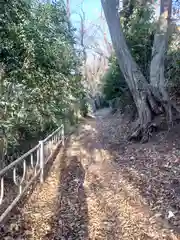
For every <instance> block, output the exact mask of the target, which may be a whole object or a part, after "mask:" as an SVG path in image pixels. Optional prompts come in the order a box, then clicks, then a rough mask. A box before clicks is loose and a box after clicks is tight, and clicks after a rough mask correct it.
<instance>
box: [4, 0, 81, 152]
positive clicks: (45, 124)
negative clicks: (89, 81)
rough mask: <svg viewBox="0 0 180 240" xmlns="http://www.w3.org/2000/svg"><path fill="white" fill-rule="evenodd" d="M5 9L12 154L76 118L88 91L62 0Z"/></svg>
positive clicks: (19, 1) (7, 137) (9, 0)
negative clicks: (20, 144)
mask: <svg viewBox="0 0 180 240" xmlns="http://www.w3.org/2000/svg"><path fill="white" fill-rule="evenodd" d="M30 3H31V4H30ZM0 9H1V10H0V95H1V99H0V137H1V139H3V141H2V142H4V148H3V151H4V152H6V151H7V149H8V148H9V147H11V146H12V145H13V144H15V143H17V142H18V141H19V140H20V139H22V138H23V139H27V138H30V137H35V136H38V134H39V133H41V132H46V133H47V132H49V131H52V129H54V128H56V127H57V126H58V125H59V124H60V123H61V122H62V121H64V120H65V118H67V116H69V114H71V115H72V118H73V117H75V115H76V113H75V111H72V109H74V105H77V103H80V101H81V99H82V95H83V88H82V85H81V76H80V73H79V70H78V69H79V66H80V62H79V59H78V57H77V54H76V50H75V47H74V45H75V39H74V29H73V28H72V26H71V23H70V22H69V20H68V18H67V15H66V9H65V4H64V2H63V1H62V0H60V1H57V3H56V4H51V3H48V2H47V3H42V2H41V1H39V2H35V3H34V2H33V1H24V0H6V1H5V0H4V2H1V3H0ZM5 143H6V144H5ZM0 153H1V150H0ZM1 154H2V153H1Z"/></svg>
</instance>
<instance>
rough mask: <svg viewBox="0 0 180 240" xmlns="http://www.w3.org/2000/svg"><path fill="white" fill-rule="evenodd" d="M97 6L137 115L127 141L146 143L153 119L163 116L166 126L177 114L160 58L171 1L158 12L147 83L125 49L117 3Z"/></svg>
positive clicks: (116, 0) (166, 36)
mask: <svg viewBox="0 0 180 240" xmlns="http://www.w3.org/2000/svg"><path fill="white" fill-rule="evenodd" d="M101 3H102V6H103V10H104V14H105V17H106V20H107V24H108V27H109V32H110V35H111V39H112V43H113V46H114V50H115V53H116V56H117V59H118V63H119V66H120V69H121V71H122V73H123V75H124V77H125V80H126V82H127V84H128V87H129V89H130V91H131V93H132V96H133V99H134V102H135V104H136V108H137V112H138V117H139V119H138V122H137V126H136V127H135V129H134V131H133V133H132V134H131V137H130V138H137V137H138V138H139V137H141V138H142V141H146V140H148V137H149V133H150V131H151V129H152V127H153V126H154V123H153V119H154V117H155V116H157V115H159V114H162V113H164V114H165V115H166V116H167V119H168V123H169V124H171V123H172V116H173V113H178V110H177V108H176V106H175V105H174V104H173V103H172V102H171V101H170V99H169V96H168V92H167V89H166V81H165V77H164V59H165V54H166V51H167V47H168V28H169V22H170V21H169V20H170V15H171V4H172V1H171V0H169V1H168V6H167V8H166V9H165V8H162V9H161V14H160V18H159V21H158V24H157V31H156V34H155V37H154V44H153V49H152V60H151V66H150V81H148V80H147V79H146V78H145V77H144V75H143V74H142V72H141V70H140V68H139V66H138V65H137V63H136V62H135V60H134V59H133V57H132V55H131V53H130V50H129V49H128V46H127V43H126V40H125V37H124V34H123V29H122V26H121V23H120V17H119V11H118V6H119V0H111V1H108V0H101ZM141 4H143V6H144V7H145V6H146V4H149V3H148V2H144V1H143V3H141Z"/></svg>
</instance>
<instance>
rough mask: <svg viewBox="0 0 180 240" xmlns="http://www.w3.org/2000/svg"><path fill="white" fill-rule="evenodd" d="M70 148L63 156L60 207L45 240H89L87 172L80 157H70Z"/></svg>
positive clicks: (59, 195) (65, 150)
mask: <svg viewBox="0 0 180 240" xmlns="http://www.w3.org/2000/svg"><path fill="white" fill-rule="evenodd" d="M67 152H68V147H67V148H65V149H64V153H63V156H61V159H59V160H60V161H61V168H60V172H59V174H60V177H59V193H58V198H59V200H58V205H57V206H56V207H55V209H56V213H55V216H54V219H53V220H52V222H51V224H50V225H51V229H50V231H49V233H47V234H46V236H45V237H44V239H45V240H48V239H54V240H58V239H59V240H60V239H61V240H66V239H67V240H76V239H78V240H86V239H88V209H87V202H86V194H85V190H84V187H83V183H84V178H85V171H84V168H83V166H82V164H81V162H80V159H79V156H76V155H73V156H68V157H67Z"/></svg>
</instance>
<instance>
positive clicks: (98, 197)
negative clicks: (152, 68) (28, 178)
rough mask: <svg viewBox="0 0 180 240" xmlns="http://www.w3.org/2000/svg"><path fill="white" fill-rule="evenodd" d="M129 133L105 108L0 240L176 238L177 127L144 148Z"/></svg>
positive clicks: (179, 218) (179, 190)
mask: <svg viewBox="0 0 180 240" xmlns="http://www.w3.org/2000/svg"><path fill="white" fill-rule="evenodd" d="M128 129H129V126H128V124H127V119H125V118H124V117H123V116H121V115H120V114H119V113H116V114H115V115H112V114H110V113H109V111H108V110H107V109H105V110H101V111H99V112H98V113H97V114H96V119H89V120H87V121H86V122H85V123H84V124H81V126H80V127H79V129H78V131H76V132H75V133H74V134H72V135H71V137H70V138H69V139H68V140H67V141H66V146H65V148H64V149H61V151H60V153H59V155H58V156H57V158H56V159H55V161H54V162H53V164H52V167H51V169H50V171H49V174H47V177H46V179H45V182H44V184H43V185H38V186H36V188H35V190H34V191H33V193H32V195H31V196H30V197H29V199H28V201H27V202H26V204H24V205H23V206H21V205H19V207H18V208H17V209H16V211H15V212H14V216H13V217H12V218H11V219H10V220H9V222H8V223H7V224H6V228H4V229H3V231H4V232H3V231H1V238H0V239H5V240H12V239H16V240H25V239H27V240H41V239H42V240H48V239H50V240H76V239H77V240H88V239H89V240H91V239H92V240H103V239H105V240H116V239H117V240H131V239H132V240H133V239H135V240H149V239H153V240H154V239H156V240H162V239H167V240H170V239H172V240H174V239H180V236H179V235H178V232H179V229H180V212H179V211H180V201H179V197H180V183H179V175H180V167H179V161H180V159H179V153H180V152H179V151H180V148H178V146H179V143H178V142H179V133H178V126H176V127H175V129H174V130H173V131H171V132H160V133H157V134H156V136H155V137H154V138H153V139H151V141H150V142H148V143H146V144H140V143H129V142H127V141H126V138H125V137H126V133H127V131H128ZM178 149H179V150H178Z"/></svg>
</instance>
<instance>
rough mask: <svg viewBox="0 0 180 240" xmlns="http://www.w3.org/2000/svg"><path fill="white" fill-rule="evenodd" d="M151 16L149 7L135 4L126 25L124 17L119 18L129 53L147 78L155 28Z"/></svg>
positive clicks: (152, 12)
mask: <svg viewBox="0 0 180 240" xmlns="http://www.w3.org/2000/svg"><path fill="white" fill-rule="evenodd" d="M153 17H154V11H153V10H152V9H151V8H150V7H146V8H144V7H142V6H140V5H138V4H137V5H136V6H135V8H134V11H133V14H132V15H131V16H130V18H129V21H128V24H127V25H126V26H124V19H121V21H122V26H123V30H124V34H125V37H126V41H127V44H128V46H129V49H130V51H131V54H132V56H133V58H134V59H135V61H136V62H137V64H138V66H139V67H140V69H141V71H142V73H143V74H144V76H145V77H146V78H147V79H149V66H150V61H151V51H152V46H153V40H154V33H155V28H156V23H155V20H154V19H153Z"/></svg>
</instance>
